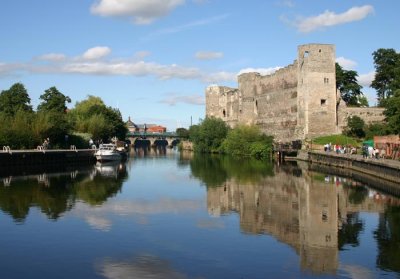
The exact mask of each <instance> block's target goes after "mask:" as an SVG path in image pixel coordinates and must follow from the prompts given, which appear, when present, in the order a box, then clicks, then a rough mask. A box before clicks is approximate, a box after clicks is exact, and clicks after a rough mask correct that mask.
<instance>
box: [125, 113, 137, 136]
mask: <svg viewBox="0 0 400 279" xmlns="http://www.w3.org/2000/svg"><path fill="white" fill-rule="evenodd" d="M126 126H127V127H128V130H129V132H130V133H134V132H138V131H139V127H138V126H137V125H136V124H135V123H133V121H132V120H131V117H130V116H129V118H128V121H127V122H126Z"/></svg>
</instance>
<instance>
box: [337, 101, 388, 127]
mask: <svg viewBox="0 0 400 279" xmlns="http://www.w3.org/2000/svg"><path fill="white" fill-rule="evenodd" d="M384 110H385V109H384V108H378V107H367V108H359V107H347V106H346V104H345V103H344V102H343V101H341V102H340V104H339V106H338V127H339V129H340V131H343V129H344V128H345V127H347V119H348V118H349V117H353V116H358V117H360V118H361V119H363V120H364V122H365V124H367V125H369V124H374V123H382V122H383V121H384V120H385V115H383V111H384Z"/></svg>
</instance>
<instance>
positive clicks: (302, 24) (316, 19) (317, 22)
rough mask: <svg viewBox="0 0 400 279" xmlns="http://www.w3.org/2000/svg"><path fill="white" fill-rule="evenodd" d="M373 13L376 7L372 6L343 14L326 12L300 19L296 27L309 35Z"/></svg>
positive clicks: (352, 9)
mask: <svg viewBox="0 0 400 279" xmlns="http://www.w3.org/2000/svg"><path fill="white" fill-rule="evenodd" d="M373 12H374V7H373V6H371V5H365V6H361V7H353V8H351V9H349V10H347V11H345V12H344V13H341V14H336V13H335V12H331V11H329V10H326V11H325V12H324V13H322V14H320V15H317V16H312V17H307V18H303V19H299V20H297V21H296V22H295V23H294V25H295V26H296V27H297V29H298V30H299V31H300V32H302V33H308V32H312V31H314V30H317V29H321V28H324V27H329V26H334V25H339V24H344V23H349V22H352V21H358V20H362V19H364V18H365V17H367V16H368V15H369V14H371V13H373Z"/></svg>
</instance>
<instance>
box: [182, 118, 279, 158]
mask: <svg viewBox="0 0 400 279" xmlns="http://www.w3.org/2000/svg"><path fill="white" fill-rule="evenodd" d="M176 132H177V134H178V135H179V136H181V137H182V138H187V139H189V140H190V141H191V142H192V143H193V148H194V151H195V152H201V153H219V154H230V155H233V156H235V157H253V158H256V159H268V158H270V156H271V154H272V148H273V137H272V136H267V135H265V134H263V133H262V132H261V131H260V129H259V128H258V127H257V126H255V125H251V126H249V125H239V126H237V127H235V128H233V129H232V128H230V127H229V126H228V125H227V124H226V123H225V122H224V121H223V120H222V119H219V118H215V117H206V119H204V120H202V121H201V123H200V124H198V125H193V126H191V127H190V128H189V130H186V129H185V128H179V129H177V131H176Z"/></svg>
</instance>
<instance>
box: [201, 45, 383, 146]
mask: <svg viewBox="0 0 400 279" xmlns="http://www.w3.org/2000/svg"><path fill="white" fill-rule="evenodd" d="M335 70H336V69H335V46H334V45H329V44H306V45H301V46H299V47H298V54H297V60H295V61H294V62H293V64H291V65H289V66H287V67H285V68H281V69H279V70H277V71H276V72H275V73H273V74H271V75H267V76H262V75H260V74H259V73H245V74H241V75H239V76H238V85H239V88H237V89H236V88H230V87H225V86H209V87H207V89H206V116H207V117H217V118H221V119H223V120H224V121H225V122H226V123H228V124H229V125H230V126H231V127H235V126H236V125H238V124H254V125H257V126H259V127H260V128H261V131H262V132H264V133H265V134H268V135H272V136H274V138H275V140H277V141H284V142H287V141H291V140H297V139H301V140H303V139H308V138H314V137H318V136H323V135H331V134H338V133H341V131H342V129H343V127H345V126H346V125H347V117H349V116H352V115H357V116H359V117H361V118H363V119H364V120H365V121H366V122H367V123H371V122H379V121H383V115H382V109H377V108H374V109H371V108H347V107H346V106H345V105H343V103H344V102H343V101H342V104H341V105H339V104H340V98H338V94H337V91H336V71H335Z"/></svg>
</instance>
